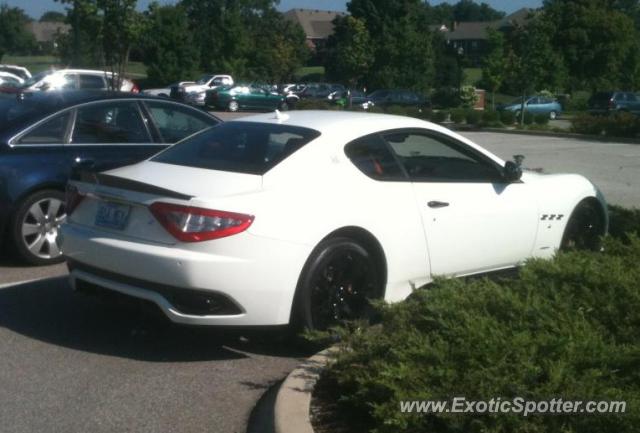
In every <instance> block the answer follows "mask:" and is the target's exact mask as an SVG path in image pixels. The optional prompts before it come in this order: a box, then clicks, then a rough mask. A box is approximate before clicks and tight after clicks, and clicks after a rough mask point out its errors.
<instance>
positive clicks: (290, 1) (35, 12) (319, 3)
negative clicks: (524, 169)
mask: <svg viewBox="0 0 640 433" xmlns="http://www.w3.org/2000/svg"><path fill="white" fill-rule="evenodd" d="M150 1H151V0H138V7H139V8H140V9H146V8H147V5H148V4H149V3H150ZM445 1H447V0H431V1H430V3H431V4H438V3H444V2H445ZM484 1H485V2H486V3H489V4H490V5H491V6H492V7H493V8H495V9H498V10H501V11H505V12H507V13H511V12H513V11H515V10H518V9H520V8H522V7H539V6H540V5H541V4H542V0H484ZM448 2H449V3H456V0H449V1H448ZM0 3H7V4H8V5H9V6H17V7H20V8H22V9H24V10H25V11H26V12H27V14H28V15H30V16H32V17H34V18H39V17H40V16H41V15H42V14H43V13H44V12H46V11H49V10H55V11H63V10H64V6H63V5H61V4H60V3H58V2H55V1H54V0H0ZM159 3H173V1H171V0H162V1H160V2H159ZM346 4H347V1H346V0H280V5H279V6H278V9H280V10H281V11H287V10H289V9H292V8H307V9H325V10H345V9H346Z"/></svg>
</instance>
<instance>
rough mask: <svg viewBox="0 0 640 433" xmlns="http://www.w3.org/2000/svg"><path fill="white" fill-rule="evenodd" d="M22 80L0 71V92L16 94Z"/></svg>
mask: <svg viewBox="0 0 640 433" xmlns="http://www.w3.org/2000/svg"><path fill="white" fill-rule="evenodd" d="M23 83H24V80H23V79H22V78H20V77H19V76H17V75H14V74H11V73H9V72H2V71H0V92H2V93H17V92H19V91H20V88H21V87H22V85H23Z"/></svg>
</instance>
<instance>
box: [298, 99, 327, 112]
mask: <svg viewBox="0 0 640 433" xmlns="http://www.w3.org/2000/svg"><path fill="white" fill-rule="evenodd" d="M295 109H296V110H331V109H334V107H332V106H331V104H330V103H329V102H327V101H324V100H322V99H313V98H303V99H300V100H299V101H298V102H296V105H295Z"/></svg>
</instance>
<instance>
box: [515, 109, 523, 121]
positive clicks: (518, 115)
mask: <svg viewBox="0 0 640 433" xmlns="http://www.w3.org/2000/svg"><path fill="white" fill-rule="evenodd" d="M520 119H522V111H520V110H518V111H516V123H520Z"/></svg>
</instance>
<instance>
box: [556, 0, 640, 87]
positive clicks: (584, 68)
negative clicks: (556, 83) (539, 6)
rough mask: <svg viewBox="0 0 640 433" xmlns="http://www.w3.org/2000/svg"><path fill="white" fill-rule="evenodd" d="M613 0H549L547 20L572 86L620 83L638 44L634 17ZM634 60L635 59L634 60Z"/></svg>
mask: <svg viewBox="0 0 640 433" xmlns="http://www.w3.org/2000/svg"><path fill="white" fill-rule="evenodd" d="M613 4H614V1H613V0H604V1H603V0H545V2H544V8H543V16H544V21H545V22H546V23H548V25H549V27H550V28H551V29H552V32H551V34H552V38H551V43H552V45H554V46H556V47H558V50H559V51H560V53H561V56H562V58H563V59H564V63H565V65H566V67H567V70H568V73H569V76H570V77H571V80H570V82H569V86H570V88H571V89H581V88H588V89H591V90H597V89H604V88H612V87H617V86H618V85H619V84H620V83H621V82H622V81H623V76H624V75H625V73H628V71H625V68H624V66H625V64H629V57H630V56H632V55H633V53H634V50H635V48H636V41H637V38H638V33H637V31H636V29H635V25H634V21H633V19H632V18H631V17H629V16H627V15H625V14H624V13H623V12H620V10H616V9H615V8H613V7H612V6H613ZM631 63H633V62H631Z"/></svg>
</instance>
